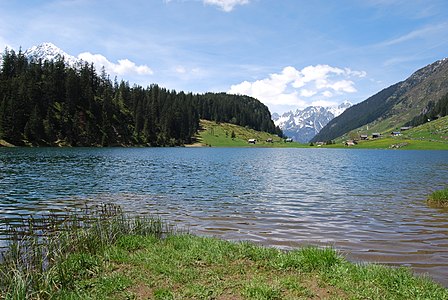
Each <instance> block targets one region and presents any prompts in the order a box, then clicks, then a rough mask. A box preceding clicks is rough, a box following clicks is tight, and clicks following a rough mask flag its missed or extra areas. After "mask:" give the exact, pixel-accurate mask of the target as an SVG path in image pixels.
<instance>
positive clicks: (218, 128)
mask: <svg viewBox="0 0 448 300" xmlns="http://www.w3.org/2000/svg"><path fill="white" fill-rule="evenodd" d="M201 128H202V130H200V131H199V135H198V137H197V138H198V141H199V143H200V144H201V145H203V146H211V147H269V148H271V147H275V148H280V147H281V148H283V147H285V148H286V147H288V148H301V147H307V145H303V144H299V143H295V142H293V143H285V141H284V140H283V139H282V138H279V137H278V136H276V135H273V134H270V133H267V132H261V131H256V130H253V129H250V128H245V127H241V126H237V125H234V124H229V123H219V124H218V123H216V122H212V121H207V120H201ZM232 132H233V133H234V134H235V137H234V138H232ZM249 139H256V140H257V143H256V144H249V143H248V140H249ZM268 139H272V141H273V143H269V142H266V140H268Z"/></svg>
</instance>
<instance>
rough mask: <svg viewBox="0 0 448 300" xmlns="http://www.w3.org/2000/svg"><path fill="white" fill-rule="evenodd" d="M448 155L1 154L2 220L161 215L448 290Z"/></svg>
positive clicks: (193, 227) (203, 230)
mask: <svg viewBox="0 0 448 300" xmlns="http://www.w3.org/2000/svg"><path fill="white" fill-rule="evenodd" d="M447 184H448V151H389V150H335V149H219V148H149V149H148V148H136V149H123V148H116V149H115V148H113V149H90V148H85V149H83V148H76V149H52V148H48V149H28V148H14V149H5V148H3V149H0V216H1V219H2V223H1V224H2V225H1V226H2V227H4V224H5V221H6V220H9V221H14V220H16V219H17V218H18V217H20V216H27V215H30V214H31V215H37V214H44V213H47V212H48V211H53V212H58V211H63V210H64V209H65V208H66V207H75V206H79V205H82V203H85V201H89V202H113V203H116V204H121V205H122V206H123V207H124V208H125V210H127V211H129V212H133V213H141V214H146V213H152V214H160V215H162V216H163V217H164V218H165V219H167V220H170V221H171V222H172V223H175V224H178V225H180V226H185V227H188V228H189V230H190V231H191V232H193V233H197V234H205V235H213V236H219V237H221V238H225V239H229V240H251V241H254V242H257V243H261V244H264V245H270V246H276V247H281V248H284V249H290V248H293V247H297V246H301V245H305V244H317V245H331V246H334V247H336V248H337V249H340V250H342V251H343V252H344V253H346V254H347V255H348V257H349V259H351V260H355V261H357V260H368V261H373V262H381V263H387V264H392V265H398V264H399V265H406V266H411V267H412V268H413V269H414V270H416V271H417V272H428V273H429V274H430V275H431V276H433V277H434V278H435V279H436V280H438V281H439V282H441V283H442V284H444V285H445V286H448V211H446V210H445V211H443V210H438V209H432V208H429V207H427V206H426V204H425V201H424V200H425V199H426V197H427V195H428V194H429V193H430V192H432V191H434V190H436V189H440V188H444V187H445V186H446V185H447Z"/></svg>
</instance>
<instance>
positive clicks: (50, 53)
mask: <svg viewBox="0 0 448 300" xmlns="http://www.w3.org/2000/svg"><path fill="white" fill-rule="evenodd" d="M24 55H25V56H26V57H27V58H28V59H29V60H30V61H35V62H37V61H39V59H41V60H42V61H46V60H49V61H55V60H57V59H59V58H64V61H65V62H66V63H67V65H69V66H75V65H77V64H78V63H79V62H80V60H79V59H77V58H76V57H74V56H72V55H70V54H67V53H66V52H64V51H63V50H61V49H60V48H58V47H56V46H55V45H54V44H52V43H43V44H40V45H38V46H33V47H31V48H29V49H27V50H26V51H25V52H24Z"/></svg>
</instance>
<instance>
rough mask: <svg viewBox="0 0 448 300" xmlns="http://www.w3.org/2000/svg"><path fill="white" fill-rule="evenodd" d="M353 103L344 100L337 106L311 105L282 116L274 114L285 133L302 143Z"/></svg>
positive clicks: (276, 122) (275, 119) (274, 119)
mask: <svg viewBox="0 0 448 300" xmlns="http://www.w3.org/2000/svg"><path fill="white" fill-rule="evenodd" d="M351 106H352V104H351V103H350V102H348V101H344V102H343V103H342V104H340V105H339V106H337V107H322V106H309V107H307V108H305V109H303V110H300V109H297V110H296V111H295V112H293V111H289V112H286V113H284V114H282V115H281V116H280V115H279V114H277V113H273V114H272V120H273V121H274V123H275V125H276V126H278V127H280V129H282V130H283V133H284V134H285V135H286V136H288V137H291V138H293V139H294V140H295V141H297V142H300V143H307V142H309V141H310V140H311V139H312V138H313V137H314V136H315V135H316V134H317V133H319V131H320V130H321V129H322V128H323V127H324V126H325V125H327V124H328V122H330V121H331V120H333V119H334V118H335V117H337V116H339V115H340V114H342V113H343V112H344V111H345V110H346V109H347V108H349V107H351Z"/></svg>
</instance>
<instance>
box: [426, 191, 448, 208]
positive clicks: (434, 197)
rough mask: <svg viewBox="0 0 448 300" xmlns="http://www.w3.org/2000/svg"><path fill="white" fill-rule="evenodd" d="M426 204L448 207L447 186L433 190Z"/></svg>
mask: <svg viewBox="0 0 448 300" xmlns="http://www.w3.org/2000/svg"><path fill="white" fill-rule="evenodd" d="M428 204H429V205H430V206H432V207H440V208H448V187H447V188H445V189H443V190H438V191H434V192H433V193H432V194H431V195H430V196H429V198H428Z"/></svg>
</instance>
